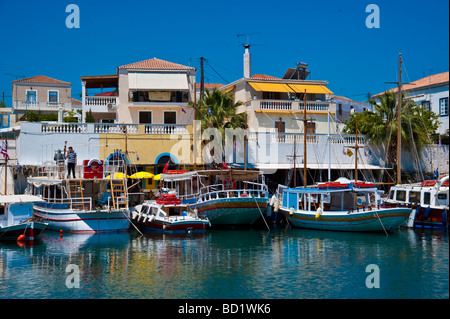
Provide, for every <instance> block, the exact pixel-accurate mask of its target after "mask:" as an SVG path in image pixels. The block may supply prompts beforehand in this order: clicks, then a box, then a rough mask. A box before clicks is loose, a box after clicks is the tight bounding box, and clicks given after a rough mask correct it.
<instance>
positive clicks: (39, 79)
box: [13, 75, 72, 85]
mask: <svg viewBox="0 0 450 319" xmlns="http://www.w3.org/2000/svg"><path fill="white" fill-rule="evenodd" d="M13 82H16V83H53V84H70V85H72V83H70V82H65V81H61V80H57V79H53V78H50V77H48V76H45V75H38V76H33V77H31V78H26V79H20V80H14V81H13Z"/></svg>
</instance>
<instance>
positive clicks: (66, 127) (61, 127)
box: [40, 123, 189, 135]
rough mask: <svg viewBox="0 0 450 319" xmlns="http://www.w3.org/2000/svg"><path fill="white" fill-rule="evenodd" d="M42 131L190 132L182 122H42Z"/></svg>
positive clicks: (98, 132)
mask: <svg viewBox="0 0 450 319" xmlns="http://www.w3.org/2000/svg"><path fill="white" fill-rule="evenodd" d="M40 125H41V129H40V131H41V132H42V133H74V134H77V133H94V134H95V133H96V134H101V133H103V134H123V133H125V132H126V133H128V134H138V133H141V134H159V135H161V134H188V133H189V132H188V130H187V126H186V125H182V124H116V123H107V124H106V123H105V124H100V123H41V124H40Z"/></svg>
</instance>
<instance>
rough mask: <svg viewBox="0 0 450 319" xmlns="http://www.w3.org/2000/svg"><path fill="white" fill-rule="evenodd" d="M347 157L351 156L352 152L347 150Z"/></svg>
mask: <svg viewBox="0 0 450 319" xmlns="http://www.w3.org/2000/svg"><path fill="white" fill-rule="evenodd" d="M347 155H348V156H353V152H352V151H351V150H350V149H349V148H347Z"/></svg>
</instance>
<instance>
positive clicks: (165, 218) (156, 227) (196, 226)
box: [131, 200, 209, 233]
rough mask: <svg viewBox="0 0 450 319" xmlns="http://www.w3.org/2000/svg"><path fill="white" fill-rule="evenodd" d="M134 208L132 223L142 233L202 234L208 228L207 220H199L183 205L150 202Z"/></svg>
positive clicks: (194, 213)
mask: <svg viewBox="0 0 450 319" xmlns="http://www.w3.org/2000/svg"><path fill="white" fill-rule="evenodd" d="M134 208H135V210H133V212H132V214H131V218H132V220H133V223H134V224H135V225H136V226H137V227H138V228H139V229H140V230H142V231H144V232H163V233H204V232H206V230H207V228H208V226H209V221H208V219H206V218H200V217H199V216H198V215H197V214H196V212H193V211H191V210H189V208H187V207H186V206H184V205H183V206H180V205H176V204H169V205H161V204H158V203H157V202H156V200H152V201H145V202H144V203H143V204H142V205H137V206H135V207H134Z"/></svg>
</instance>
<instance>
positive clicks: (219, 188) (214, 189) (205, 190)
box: [200, 184, 225, 195]
mask: <svg viewBox="0 0 450 319" xmlns="http://www.w3.org/2000/svg"><path fill="white" fill-rule="evenodd" d="M223 190H225V189H224V186H223V184H213V185H207V186H203V187H202V188H200V194H201V195H202V194H207V193H211V192H217V191H223Z"/></svg>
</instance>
